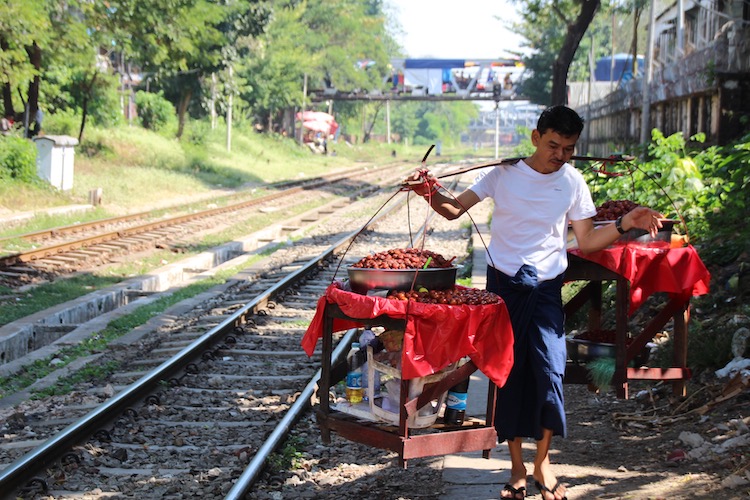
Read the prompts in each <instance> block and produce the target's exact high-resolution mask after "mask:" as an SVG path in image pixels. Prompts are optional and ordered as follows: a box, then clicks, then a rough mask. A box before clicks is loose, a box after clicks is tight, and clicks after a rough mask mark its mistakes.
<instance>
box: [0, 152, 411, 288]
mask: <svg viewBox="0 0 750 500" xmlns="http://www.w3.org/2000/svg"><path fill="white" fill-rule="evenodd" d="M405 171H406V170H404V169H399V168H396V169H394V167H393V165H386V166H381V167H373V168H367V169H364V168H354V169H349V170H346V171H344V172H338V173H335V174H331V175H328V176H325V177H321V178H317V179H312V180H307V181H304V182H303V181H298V182H290V183H286V184H283V185H274V186H270V187H269V188H265V189H264V190H263V191H264V192H266V193H267V194H263V195H261V196H256V197H251V198H249V199H248V196H249V195H248V194H245V195H236V196H233V197H231V198H227V199H224V200H222V202H221V206H212V207H211V208H208V209H203V210H196V209H195V207H194V206H191V207H183V208H177V209H176V210H177V211H180V212H183V213H181V214H180V215H177V216H171V217H164V216H162V215H161V214H162V213H163V210H157V211H153V212H141V213H137V214H132V215H128V216H122V217H115V218H110V219H103V220H98V221H91V222H86V223H81V224H76V225H71V226H65V227H59V228H53V229H48V230H43V231H37V232H33V233H27V234H24V235H18V236H13V237H5V238H2V239H0V247H2V246H7V245H11V244H13V243H14V242H17V241H19V240H20V241H24V242H33V243H34V246H33V247H32V248H28V249H25V250H23V251H19V252H13V253H6V254H5V255H0V279H1V280H2V284H4V285H5V286H7V287H10V288H16V287H18V286H22V285H26V284H29V283H34V282H38V281H40V280H49V279H53V278H54V277H55V276H58V275H61V274H69V273H72V272H76V271H80V270H82V269H91V268H92V267H97V266H102V265H105V264H107V263H109V262H112V260H113V259H115V258H117V257H120V256H123V255H128V254H134V253H137V252H144V251H153V250H154V249H172V250H173V251H175V252H179V251H181V248H183V247H186V246H188V245H189V244H190V242H191V241H193V238H194V236H195V235H201V234H203V235H204V234H207V233H210V232H212V231H213V232H216V231H218V230H221V229H222V228H226V227H228V226H231V225H232V224H236V222H237V221H245V223H247V224H253V221H254V220H260V221H263V220H264V219H268V218H269V217H270V216H269V215H268V214H269V213H270V212H269V211H271V210H274V211H279V210H281V209H282V208H283V207H289V206H294V205H300V200H305V201H308V202H309V201H310V200H319V202H320V203H321V204H323V203H326V201H327V200H329V199H331V198H332V197H345V196H356V195H363V194H367V192H372V191H373V190H376V189H378V186H380V185H382V184H383V183H384V179H385V180H386V181H387V182H393V183H395V182H397V180H398V179H399V177H398V173H399V172H402V173H403V172H405ZM237 198H243V199H241V200H239V201H237ZM217 204H218V203H211V205H217ZM293 230H294V228H289V231H293Z"/></svg>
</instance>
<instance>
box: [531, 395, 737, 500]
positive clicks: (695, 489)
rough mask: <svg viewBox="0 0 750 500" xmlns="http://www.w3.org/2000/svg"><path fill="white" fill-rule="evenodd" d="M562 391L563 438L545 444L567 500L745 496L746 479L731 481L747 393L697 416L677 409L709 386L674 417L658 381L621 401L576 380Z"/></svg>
mask: <svg viewBox="0 0 750 500" xmlns="http://www.w3.org/2000/svg"><path fill="white" fill-rule="evenodd" d="M651 387H654V386H653V385H651ZM719 388H720V387H719V386H717V387H716V388H715V389H716V390H718V389H719ZM565 392H566V398H567V400H566V408H567V413H568V437H567V438H566V439H556V440H555V441H553V447H554V448H555V452H554V454H553V455H552V459H553V462H554V463H555V465H554V467H555V472H556V473H557V474H558V476H559V477H560V479H562V480H564V481H565V482H567V484H568V488H569V489H568V498H569V499H570V500H574V499H579V498H580V499H583V498H597V499H670V500H673V499H677V500H682V499H696V498H705V499H708V498H711V499H727V500H733V499H747V498H750V483H746V484H744V485H739V484H733V482H734V480H735V479H739V478H742V479H744V480H746V481H747V480H748V478H747V477H746V474H747V473H748V470H747V467H748V454H749V452H750V446H749V445H750V434H748V430H747V422H748V420H749V418H748V410H750V394H748V393H747V391H745V392H744V394H740V395H739V396H737V397H734V398H732V399H730V400H728V401H726V402H725V403H724V404H722V405H717V406H715V407H714V408H713V410H712V411H710V412H708V413H706V414H705V415H703V416H701V415H700V414H698V413H697V412H695V413H693V414H689V415H685V414H686V412H687V411H689V410H690V409H692V408H693V407H700V406H703V405H704V404H706V403H707V402H709V401H710V399H711V398H709V396H712V395H713V394H714V393H715V391H712V390H709V389H706V390H703V391H702V392H703V393H705V395H706V396H705V397H704V398H700V397H696V398H694V402H693V404H689V405H688V406H686V407H683V408H682V409H681V410H680V411H679V412H675V415H672V414H671V413H672V412H674V410H675V409H676V408H678V407H679V406H680V403H679V402H678V401H674V400H673V401H671V403H672V404H670V397H668V396H667V394H668V393H669V392H671V388H669V387H668V386H666V385H664V386H656V388H655V389H654V390H651V391H645V390H644V391H642V392H641V393H640V394H639V395H637V396H635V397H633V398H632V399H629V400H618V399H617V398H615V397H614V394H613V393H608V394H604V395H597V394H595V393H593V392H591V391H589V390H588V389H587V388H586V387H585V386H580V385H576V386H574V385H569V386H566V387H565ZM637 392H638V391H637V390H636V391H634V394H635V393H637ZM743 418H744V421H743ZM743 423H744V425H743ZM743 469H744V470H743ZM531 491H532V492H535V491H536V489H535V488H533V486H532V488H531Z"/></svg>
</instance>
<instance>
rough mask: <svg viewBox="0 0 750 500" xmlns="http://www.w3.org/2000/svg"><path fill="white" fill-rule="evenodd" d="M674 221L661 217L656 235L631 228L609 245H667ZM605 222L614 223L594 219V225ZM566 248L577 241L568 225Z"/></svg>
mask: <svg viewBox="0 0 750 500" xmlns="http://www.w3.org/2000/svg"><path fill="white" fill-rule="evenodd" d="M675 222H678V221H676V220H673V219H661V224H662V227H661V229H659V231H657V233H656V236H651V234H649V232H648V231H644V230H643V229H631V230H629V231H626V232H625V234H623V235H622V236H620V237H619V238H617V239H616V240H615V241H614V242H613V243H612V244H611V245H610V247H617V246H624V245H637V246H644V247H651V246H665V245H666V246H669V245H671V243H672V233H673V232H674V225H675ZM607 224H614V221H611V220H602V221H599V220H598V221H594V227H597V228H598V227H600V226H606V225H607ZM567 248H568V250H571V249H574V248H578V242H577V241H576V238H575V235H574V234H573V229H572V228H571V227H568V243H567Z"/></svg>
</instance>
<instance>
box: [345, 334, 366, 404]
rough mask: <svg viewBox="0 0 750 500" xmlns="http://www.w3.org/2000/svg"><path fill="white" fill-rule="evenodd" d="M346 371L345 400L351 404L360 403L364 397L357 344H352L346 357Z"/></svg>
mask: <svg viewBox="0 0 750 500" xmlns="http://www.w3.org/2000/svg"><path fill="white" fill-rule="evenodd" d="M346 363H347V366H348V371H347V373H346V400H347V401H349V403H351V404H356V403H360V402H361V401H362V397H363V395H364V389H362V358H361V356H360V350H359V342H353V343H352V348H351V350H350V351H349V355H348V356H347V357H346Z"/></svg>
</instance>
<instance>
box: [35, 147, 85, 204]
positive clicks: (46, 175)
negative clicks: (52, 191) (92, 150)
mask: <svg viewBox="0 0 750 500" xmlns="http://www.w3.org/2000/svg"><path fill="white" fill-rule="evenodd" d="M34 142H35V143H36V148H37V155H36V173H37V175H38V176H39V177H40V178H42V179H44V180H46V181H47V182H49V183H50V184H52V185H53V186H54V187H56V188H57V189H61V190H63V191H67V190H69V189H72V188H73V157H74V151H73V146H77V145H78V139H76V138H75V137H70V136H67V135H44V136H41V137H35V138H34Z"/></svg>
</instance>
